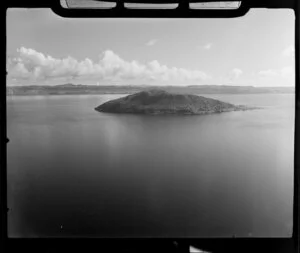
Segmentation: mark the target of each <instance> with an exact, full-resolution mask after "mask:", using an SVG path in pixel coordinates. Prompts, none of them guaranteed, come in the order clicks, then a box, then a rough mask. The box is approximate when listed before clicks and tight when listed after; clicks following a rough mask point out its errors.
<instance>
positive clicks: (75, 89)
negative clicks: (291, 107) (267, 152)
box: [6, 83, 295, 96]
mask: <svg viewBox="0 0 300 253" xmlns="http://www.w3.org/2000/svg"><path fill="white" fill-rule="evenodd" d="M149 88H159V89H163V90H165V91H168V92H176V93H181V94H182V93H188V94H261V93H295V88H294V87H253V86H229V85H192V86H147V85H138V86H137V85H122V86H114V85H111V86H100V85H81V84H78V85H75V84H71V83H67V84H61V85H53V86H50V85H30V86H7V88H6V95H7V96H12V95H13V96H22V95H23V96H24V95H68V94H74V95H75V94H78V95H81V94H132V93H136V92H139V91H143V90H147V89H149Z"/></svg>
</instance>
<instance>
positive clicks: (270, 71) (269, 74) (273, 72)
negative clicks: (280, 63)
mask: <svg viewBox="0 0 300 253" xmlns="http://www.w3.org/2000/svg"><path fill="white" fill-rule="evenodd" d="M258 74H259V75H260V76H263V77H275V76H278V75H279V73H278V71H276V70H274V69H267V70H261V71H259V72H258Z"/></svg>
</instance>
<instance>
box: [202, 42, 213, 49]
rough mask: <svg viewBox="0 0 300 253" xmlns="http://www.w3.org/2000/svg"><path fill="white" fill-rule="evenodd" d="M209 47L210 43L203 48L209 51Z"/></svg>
mask: <svg viewBox="0 0 300 253" xmlns="http://www.w3.org/2000/svg"><path fill="white" fill-rule="evenodd" d="M211 46H212V43H207V44H206V45H205V46H204V47H203V48H204V49H205V50H209V49H211Z"/></svg>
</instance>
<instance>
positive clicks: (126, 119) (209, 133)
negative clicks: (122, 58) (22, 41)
mask: <svg viewBox="0 0 300 253" xmlns="http://www.w3.org/2000/svg"><path fill="white" fill-rule="evenodd" d="M120 96H121V95H93V96H90V95H82V96H72V95H69V96H48V97H44V96H33V97H10V98H7V107H8V108H7V111H8V120H7V127H8V137H9V138H10V142H9V144H8V201H9V207H10V208H11V211H10V212H9V234H10V235H11V236H28V237H31V236H105V237H110V236H118V237H120V236H121V237H123V236H135V237H137V236H142V237H144V236H147V237H148V236H150V237H152V236H154V237H186V236H187V237H199V236H204V237H210V236H225V237H228V236H232V235H236V236H243V237H244V236H290V235H291V232H292V206H293V205H292V197H293V158H294V155H293V141H294V114H295V112H294V95H286V94H285V95H283V94H268V95H265V94H264V95H209V97H213V98H217V99H220V100H223V101H227V102H232V103H236V104H246V105H256V106H263V107H264V109H262V110H253V111H244V112H230V113H223V114H214V115H206V116H203V115H202V116H146V115H144V116H143V115H114V114H104V113H99V112H97V111H95V110H94V107H96V106H98V105H99V104H101V103H103V102H105V101H107V100H109V99H112V98H116V97H120Z"/></svg>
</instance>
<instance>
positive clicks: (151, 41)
mask: <svg viewBox="0 0 300 253" xmlns="http://www.w3.org/2000/svg"><path fill="white" fill-rule="evenodd" d="M157 41H158V40H157V39H153V40H149V41H148V42H147V43H146V46H149V47H150V46H153V45H154V44H156V42H157Z"/></svg>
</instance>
